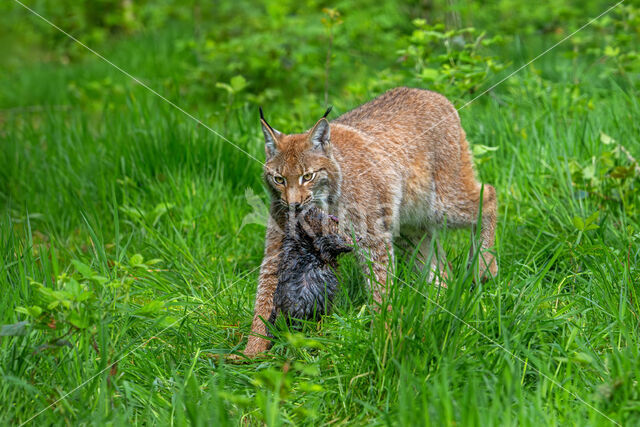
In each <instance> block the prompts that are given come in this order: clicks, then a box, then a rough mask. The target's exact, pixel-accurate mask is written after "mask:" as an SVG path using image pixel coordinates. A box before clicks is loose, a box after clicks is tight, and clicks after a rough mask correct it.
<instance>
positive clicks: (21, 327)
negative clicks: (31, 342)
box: [0, 320, 29, 337]
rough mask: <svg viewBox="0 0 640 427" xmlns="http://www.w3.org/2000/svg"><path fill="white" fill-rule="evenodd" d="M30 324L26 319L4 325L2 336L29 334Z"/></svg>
mask: <svg viewBox="0 0 640 427" xmlns="http://www.w3.org/2000/svg"><path fill="white" fill-rule="evenodd" d="M28 325H29V322H27V321H26V320H23V321H22V322H18V323H12V324H10V325H2V326H1V327H0V337H17V336H20V335H27V326H28Z"/></svg>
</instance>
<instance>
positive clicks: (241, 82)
mask: <svg viewBox="0 0 640 427" xmlns="http://www.w3.org/2000/svg"><path fill="white" fill-rule="evenodd" d="M230 83H231V88H232V89H233V92H234V93H238V92H240V91H241V90H243V89H244V88H246V87H247V80H246V79H245V78H244V77H242V76H235V77H232V78H231V82H230Z"/></svg>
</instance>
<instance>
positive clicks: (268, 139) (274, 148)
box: [259, 107, 281, 158]
mask: <svg viewBox="0 0 640 427" xmlns="http://www.w3.org/2000/svg"><path fill="white" fill-rule="evenodd" d="M259 109H260V123H261V124H262V133H263V134H264V151H265V153H266V155H267V158H269V157H272V156H274V155H275V154H276V153H277V152H278V138H279V137H280V135H281V133H280V132H278V131H277V130H275V129H274V128H272V127H271V126H270V125H269V123H267V121H266V120H265V118H264V114H263V113H262V107H259Z"/></svg>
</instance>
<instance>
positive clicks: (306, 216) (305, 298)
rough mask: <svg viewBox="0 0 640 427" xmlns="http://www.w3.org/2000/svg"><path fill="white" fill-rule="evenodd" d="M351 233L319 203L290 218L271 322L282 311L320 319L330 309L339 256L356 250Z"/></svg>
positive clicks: (305, 318)
mask: <svg viewBox="0 0 640 427" xmlns="http://www.w3.org/2000/svg"><path fill="white" fill-rule="evenodd" d="M350 244H351V236H349V235H348V234H347V233H345V232H342V231H340V230H339V227H338V219H337V218H336V217H334V216H332V215H328V214H326V213H324V212H323V211H321V210H320V209H318V208H317V207H310V208H308V209H307V210H306V211H304V212H302V213H299V214H298V215H296V216H295V217H293V218H290V219H289V221H287V223H286V225H285V237H284V240H283V242H282V252H281V258H280V266H279V269H278V284H277V287H276V291H275V294H274V299H273V302H274V308H273V311H272V312H271V316H270V317H269V322H270V323H271V324H274V323H275V321H276V318H277V317H278V315H280V314H282V315H285V316H287V323H288V324H289V325H292V322H291V319H300V320H314V321H318V320H320V316H322V315H323V314H326V313H328V311H329V309H330V305H331V302H332V301H333V297H334V295H335V293H336V290H337V287H338V280H337V278H336V275H335V269H336V267H337V266H338V256H340V254H343V253H345V252H350V251H352V250H353V247H352V246H350Z"/></svg>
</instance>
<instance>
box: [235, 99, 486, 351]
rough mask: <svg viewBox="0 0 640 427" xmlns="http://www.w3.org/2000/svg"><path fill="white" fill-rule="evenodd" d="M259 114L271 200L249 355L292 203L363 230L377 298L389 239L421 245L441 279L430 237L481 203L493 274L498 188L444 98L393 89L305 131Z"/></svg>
mask: <svg viewBox="0 0 640 427" xmlns="http://www.w3.org/2000/svg"><path fill="white" fill-rule="evenodd" d="M261 121H262V130H263V133H264V136H265V153H266V161H265V166H264V179H265V182H266V183H267V185H268V187H269V189H270V190H271V194H272V204H271V218H270V220H269V224H268V226H267V234H266V242H265V253H264V259H263V262H262V266H261V270H260V278H259V283H258V291H257V295H256V300H255V312H254V319H253V324H252V328H251V329H252V332H253V334H252V335H251V336H250V338H249V342H248V343H247V347H246V349H245V355H247V356H253V355H255V354H257V353H259V352H262V351H264V350H265V349H267V345H268V341H267V340H265V339H263V338H262V337H260V335H263V336H264V335H265V333H266V330H265V325H264V321H263V320H266V319H268V317H269V315H270V314H271V312H272V310H273V297H274V292H275V290H276V285H277V281H278V280H277V277H278V259H279V255H280V253H281V250H282V242H283V232H282V230H283V229H284V221H285V218H286V212H287V210H288V209H289V208H300V207H304V206H307V205H309V204H316V205H318V206H319V207H320V208H322V209H323V210H325V211H327V212H329V213H331V214H333V215H335V216H337V217H338V218H339V219H340V224H341V225H342V226H345V227H348V228H350V229H351V230H352V231H353V232H355V234H357V235H358V236H361V237H362V240H361V242H360V246H361V247H362V249H363V252H364V255H365V256H366V258H367V259H369V260H371V261H372V269H373V275H374V279H375V280H373V281H372V283H371V284H370V289H371V292H372V293H373V296H374V299H375V300H376V301H378V302H380V301H381V300H382V296H383V295H384V292H385V291H386V289H387V278H388V276H389V274H388V273H389V271H388V269H389V268H392V266H393V254H394V248H393V244H392V243H393V240H394V237H397V236H400V235H402V236H406V237H407V238H408V240H409V241H411V242H413V243H418V242H421V243H420V245H421V246H420V248H419V256H420V258H421V259H422V260H423V261H424V263H425V264H426V263H429V265H428V266H427V268H430V269H431V270H433V271H435V272H439V276H440V277H446V275H445V274H444V266H445V263H446V259H445V257H444V254H443V253H442V251H441V250H439V251H437V256H432V255H433V253H432V251H431V248H432V247H434V246H435V247H437V245H433V244H432V242H431V239H432V236H433V235H434V233H435V232H436V231H437V230H438V229H439V228H441V227H443V226H444V225H445V224H446V226H448V227H474V225H475V224H476V222H477V218H478V213H479V209H480V206H482V223H481V230H480V236H481V244H482V247H481V249H482V250H481V252H480V255H481V256H480V260H481V262H480V264H481V270H482V271H481V273H482V274H483V276H484V275H485V273H486V274H491V275H494V276H495V275H496V274H497V270H498V267H497V263H496V260H495V258H494V255H493V254H492V252H491V249H492V248H493V245H494V236H495V226H496V213H497V200H496V192H495V190H494V188H493V187H492V186H490V185H486V184H485V185H484V190H482V188H483V187H482V186H481V184H480V183H479V182H478V181H477V180H476V178H475V173H474V170H473V162H472V158H471V154H470V152H469V145H468V143H467V139H466V136H465V133H464V130H463V129H462V126H461V124H460V118H459V116H458V112H457V111H456V109H455V108H454V106H453V105H452V104H451V103H450V102H449V101H448V100H447V99H446V98H445V97H444V96H442V95H440V94H437V93H434V92H430V91H426V90H421V89H410V88H396V89H392V90H390V91H388V92H386V93H384V94H383V95H381V96H379V97H378V98H376V99H374V100H372V101H370V102H368V103H366V104H364V105H362V106H360V107H358V108H356V109H354V110H352V111H350V112H348V113H346V114H344V115H342V116H340V117H338V118H337V119H335V120H333V121H332V122H331V123H329V122H328V121H327V120H326V119H325V118H324V117H323V118H321V119H320V120H319V121H318V122H317V123H316V124H315V126H314V127H313V128H312V129H310V130H309V131H307V132H304V133H301V134H284V133H281V132H278V131H277V130H275V129H273V128H272V127H271V126H269V124H268V123H267V122H266V121H265V120H264V118H262V119H261ZM481 194H482V196H481ZM481 197H482V203H481ZM366 273H367V274H368V273H369V271H368V270H367V271H366ZM432 276H433V278H434V279H436V280H437V277H436V276H435V274H434V275H432Z"/></svg>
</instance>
